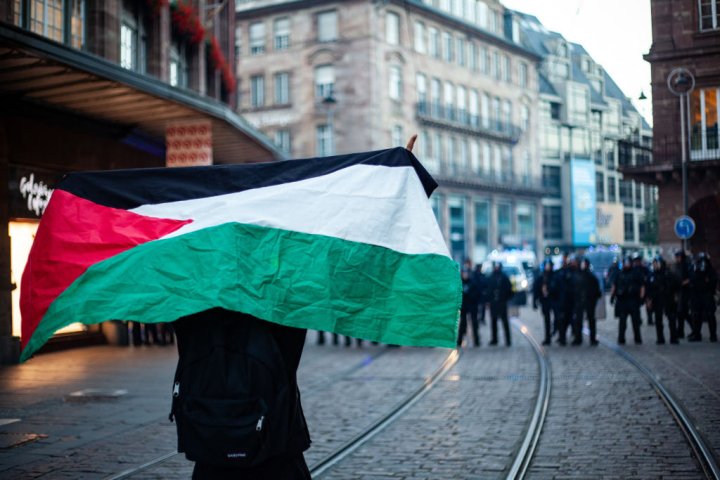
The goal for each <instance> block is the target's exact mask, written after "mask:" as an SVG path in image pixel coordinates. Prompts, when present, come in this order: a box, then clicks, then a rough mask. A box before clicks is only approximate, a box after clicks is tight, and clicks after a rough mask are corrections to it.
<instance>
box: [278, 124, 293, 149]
mask: <svg viewBox="0 0 720 480" xmlns="http://www.w3.org/2000/svg"><path fill="white" fill-rule="evenodd" d="M275 145H277V146H278V148H279V149H280V150H282V151H283V152H285V153H290V151H291V150H290V148H291V145H290V130H287V129H281V130H276V131H275Z"/></svg>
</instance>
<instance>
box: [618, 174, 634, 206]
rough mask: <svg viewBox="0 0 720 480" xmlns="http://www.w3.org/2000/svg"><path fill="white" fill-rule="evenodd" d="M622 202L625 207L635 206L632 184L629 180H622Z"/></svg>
mask: <svg viewBox="0 0 720 480" xmlns="http://www.w3.org/2000/svg"><path fill="white" fill-rule="evenodd" d="M620 202H622V204H623V206H625V207H632V206H633V197H632V184H631V183H630V181H628V180H620Z"/></svg>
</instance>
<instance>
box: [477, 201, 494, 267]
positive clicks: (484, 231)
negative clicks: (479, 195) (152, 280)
mask: <svg viewBox="0 0 720 480" xmlns="http://www.w3.org/2000/svg"><path fill="white" fill-rule="evenodd" d="M489 246H490V204H489V203H488V202H484V201H479V202H475V251H474V252H473V258H474V259H475V260H476V261H478V262H480V261H482V260H483V259H484V258H485V257H487V254H488V250H489Z"/></svg>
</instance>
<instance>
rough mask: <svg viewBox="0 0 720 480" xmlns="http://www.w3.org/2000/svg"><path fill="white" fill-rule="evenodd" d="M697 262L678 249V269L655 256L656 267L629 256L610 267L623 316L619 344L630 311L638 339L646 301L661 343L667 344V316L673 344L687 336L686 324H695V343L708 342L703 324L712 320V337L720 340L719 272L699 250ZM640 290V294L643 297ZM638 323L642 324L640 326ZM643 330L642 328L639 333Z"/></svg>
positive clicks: (618, 312) (692, 329) (692, 337)
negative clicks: (719, 315) (719, 328)
mask: <svg viewBox="0 0 720 480" xmlns="http://www.w3.org/2000/svg"><path fill="white" fill-rule="evenodd" d="M693 260H694V261H691V259H690V258H689V257H688V256H687V255H686V254H685V252H683V251H678V252H676V253H675V264H674V266H673V268H670V267H668V265H666V263H665V260H664V259H663V258H662V257H661V256H657V257H655V258H653V261H652V268H650V269H648V268H647V267H645V266H644V265H643V262H642V257H640V256H635V257H634V258H633V259H632V260H631V259H629V258H625V259H624V260H623V262H622V264H621V265H620V266H619V267H614V268H612V269H611V270H610V271H609V274H608V277H609V280H610V281H611V282H612V284H613V291H612V293H613V294H614V297H613V296H611V301H612V300H613V298H615V299H616V312H615V313H616V316H618V317H620V331H619V334H618V342H619V343H623V342H624V340H625V321H626V318H627V316H628V315H630V317H631V319H632V322H633V331H634V333H635V341H636V343H640V341H641V338H640V336H639V334H638V332H639V324H640V305H641V304H642V302H643V301H644V302H645V306H646V309H647V314H648V323H649V324H653V323H654V324H655V331H656V339H657V343H658V344H664V343H665V332H664V330H665V328H664V325H663V319H664V318H665V317H667V319H668V332H669V334H670V343H672V344H677V343H678V340H679V339H682V338H685V324H688V325H689V327H690V334H689V335H688V337H687V340H688V341H689V342H699V341H701V340H702V333H701V331H702V326H703V324H704V323H707V324H708V329H709V331H710V341H711V342H716V341H717V318H716V317H715V311H716V306H717V304H716V301H715V292H716V290H717V287H718V278H717V272H716V270H715V269H714V268H713V266H712V263H711V262H710V259H709V258H708V256H707V255H706V254H705V253H698V254H697V255H696V256H695V258H694V259H693ZM638 292H639V296H638ZM636 324H637V325H638V327H636ZM636 330H637V331H636Z"/></svg>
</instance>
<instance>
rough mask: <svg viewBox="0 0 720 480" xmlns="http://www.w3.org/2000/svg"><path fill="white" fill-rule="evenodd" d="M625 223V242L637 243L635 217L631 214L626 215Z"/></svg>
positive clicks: (624, 217)
mask: <svg viewBox="0 0 720 480" xmlns="http://www.w3.org/2000/svg"><path fill="white" fill-rule="evenodd" d="M623 223H624V226H625V241H626V242H634V241H635V216H634V215H633V214H632V212H631V213H626V214H624V216H623Z"/></svg>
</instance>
